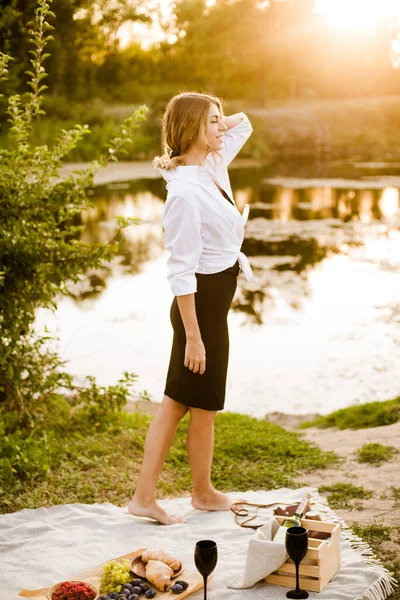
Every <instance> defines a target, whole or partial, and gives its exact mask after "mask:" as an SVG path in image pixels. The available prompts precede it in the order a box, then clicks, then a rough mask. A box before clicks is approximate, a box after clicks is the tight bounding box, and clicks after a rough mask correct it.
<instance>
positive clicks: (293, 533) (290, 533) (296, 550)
mask: <svg viewBox="0 0 400 600" xmlns="http://www.w3.org/2000/svg"><path fill="white" fill-rule="evenodd" d="M285 546H286V550H287V553H288V554H289V557H290V558H291V559H292V561H293V562H294V564H295V565H296V589H295V590H290V592H288V593H287V594H286V598H296V599H298V600H302V599H303V598H308V593H307V592H306V591H305V590H301V589H300V586H299V565H300V563H301V561H302V560H303V558H304V557H305V555H306V554H307V548H308V536H307V529H306V528H305V527H289V528H288V530H287V532H286V541H285Z"/></svg>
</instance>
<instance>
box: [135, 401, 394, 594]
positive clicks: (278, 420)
mask: <svg viewBox="0 0 400 600" xmlns="http://www.w3.org/2000/svg"><path fill="white" fill-rule="evenodd" d="M365 406H366V407H368V406H371V407H372V405H365ZM127 410H137V411H139V412H141V413H147V414H151V415H154V414H155V413H156V411H157V410H158V405H157V404H155V403H152V402H146V401H140V400H138V401H137V402H135V403H131V404H130V405H128V406H127ZM346 410H347V409H344V411H343V413H345V412H346ZM371 414H372V408H371ZM317 417H318V415H316V414H309V415H288V414H283V413H271V414H269V415H267V420H268V422H270V423H273V424H274V425H277V426H279V427H282V428H284V429H285V430H287V431H290V432H292V433H295V434H296V435H299V437H300V439H302V440H303V441H306V442H307V443H310V444H312V445H313V446H316V447H318V448H320V450H322V451H323V452H328V453H335V454H336V455H338V457H339V461H338V462H334V463H332V464H330V465H327V466H322V465H321V467H320V468H317V469H314V470H311V471H309V470H308V471H307V472H305V473H303V474H301V473H299V477H298V478H297V479H296V487H297V486H312V487H316V488H318V489H319V491H320V493H321V494H322V495H323V496H325V497H326V498H327V500H328V503H329V505H330V506H331V508H333V509H334V510H335V512H336V513H337V514H338V515H339V516H340V517H341V518H342V519H344V521H345V522H346V523H347V525H349V526H350V527H351V528H352V529H353V531H354V532H355V533H356V534H357V535H359V536H360V537H362V538H363V539H364V540H365V541H366V542H368V543H369V544H370V545H371V546H372V547H373V549H374V551H375V553H376V555H377V557H378V558H379V559H380V560H381V561H382V562H383V563H384V564H385V565H386V566H387V567H388V568H389V569H390V570H391V571H392V572H393V573H394V574H395V577H396V578H397V579H398V580H399V577H400V537H399V533H400V527H398V523H399V521H400V487H397V486H398V485H399V481H398V474H399V473H400V421H398V422H397V423H393V424H391V425H384V426H378V427H368V428H362V429H357V430H351V435H350V430H349V429H338V428H332V427H330V428H326V429H321V428H318V427H310V428H308V429H303V430H299V426H301V425H302V424H303V423H305V422H308V421H313V420H314V419H316V418H317ZM366 444H377V445H378V447H379V446H383V447H387V444H390V446H391V447H392V448H393V449H394V452H393V455H392V456H391V458H390V459H389V460H383V461H382V462H379V461H377V462H374V461H371V460H370V461H366V462H360V459H359V454H358V453H359V451H360V449H361V448H363V446H365V445H366ZM399 583H400V580H399ZM390 598H391V600H399V599H400V589H399V590H397V591H396V592H394V594H392V595H391V596H390Z"/></svg>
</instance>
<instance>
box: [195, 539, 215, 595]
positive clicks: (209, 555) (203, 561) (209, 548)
mask: <svg viewBox="0 0 400 600" xmlns="http://www.w3.org/2000/svg"><path fill="white" fill-rule="evenodd" d="M217 559H218V550H217V544H216V543H215V542H213V541H212V540H200V541H199V542H197V544H196V547H195V549H194V562H195V563H196V568H197V570H198V572H199V573H200V574H201V575H203V580H204V600H207V578H208V576H209V575H210V574H211V573H212V572H213V571H214V569H215V565H216V564H217Z"/></svg>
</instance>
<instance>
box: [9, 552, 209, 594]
mask: <svg viewBox="0 0 400 600" xmlns="http://www.w3.org/2000/svg"><path fill="white" fill-rule="evenodd" d="M144 550H145V548H140V549H139V550H135V552H130V553H129V554H124V555H123V556H118V557H116V558H110V559H109V560H107V561H105V562H104V563H102V564H101V565H98V566H97V567H94V568H93V569H89V570H88V571H84V572H83V573H78V574H77V575H74V576H73V577H70V579H77V580H82V581H87V582H88V583H91V584H93V585H95V586H96V587H97V588H99V587H100V578H101V575H102V572H103V567H104V565H106V564H107V563H108V562H110V560H121V559H123V558H127V559H129V560H132V559H134V558H137V557H138V556H140V555H141V554H142V552H143V551H144ZM135 578H136V575H132V579H135ZM179 579H183V580H184V581H187V582H188V584H189V587H188V588H187V589H186V590H184V591H183V592H182V593H181V594H174V593H173V592H171V591H169V592H160V591H159V590H157V595H156V596H155V598H160V599H161V598H165V600H172V598H175V600H177V599H178V598H181V599H182V598H186V596H188V595H189V594H191V593H192V592H196V591H197V590H199V589H201V588H202V587H203V578H202V576H201V575H200V573H190V571H186V570H185V569H184V570H183V572H182V573H181V574H180V575H179ZM208 579H209V580H210V579H211V576H210V577H209V578H208ZM60 581H63V580H60ZM65 581H66V580H65ZM56 583H58V581H55V582H54V583H53V584H52V585H55V584H56ZM50 587H51V586H50ZM151 587H154V586H153V585H151ZM48 589H49V588H42V589H40V590H22V591H21V592H20V593H19V596H22V598H31V599H32V600H33V599H35V600H47V596H46V594H47V590H48ZM141 598H143V600H147V598H146V596H144V595H143V596H141Z"/></svg>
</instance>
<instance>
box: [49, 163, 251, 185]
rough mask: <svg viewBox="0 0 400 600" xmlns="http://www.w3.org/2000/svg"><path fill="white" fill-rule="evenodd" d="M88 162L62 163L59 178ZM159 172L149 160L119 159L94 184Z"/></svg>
mask: <svg viewBox="0 0 400 600" xmlns="http://www.w3.org/2000/svg"><path fill="white" fill-rule="evenodd" d="M88 164H89V163H85V162H74V163H64V164H63V166H62V168H61V169H60V176H61V179H63V178H65V177H68V176H69V175H71V174H72V173H73V171H83V170H84V169H86V168H87V166H88ZM260 166H261V165H260V162H259V161H257V160H252V159H247V158H239V159H236V160H234V161H233V163H232V164H231V166H230V168H231V169H232V168H233V169H246V168H251V167H260ZM160 178H161V174H160V172H159V171H158V170H157V169H155V168H154V167H153V165H152V164H151V162H150V161H119V162H117V163H110V164H108V165H107V166H106V167H104V168H103V169H100V171H98V172H97V173H96V174H95V176H94V185H106V184H110V183H117V182H122V181H133V180H135V179H160Z"/></svg>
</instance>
